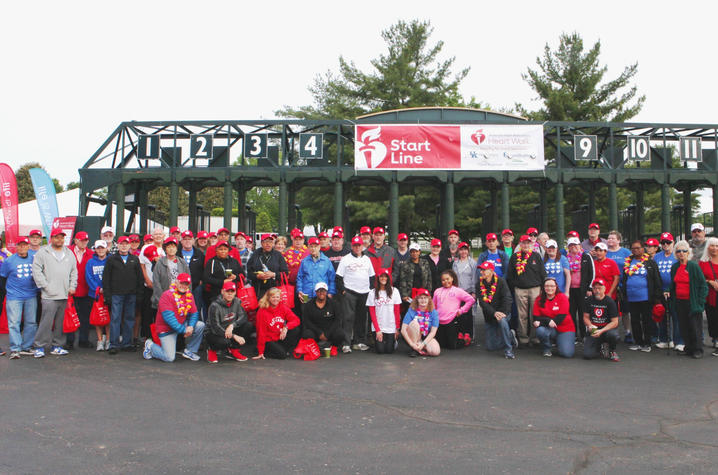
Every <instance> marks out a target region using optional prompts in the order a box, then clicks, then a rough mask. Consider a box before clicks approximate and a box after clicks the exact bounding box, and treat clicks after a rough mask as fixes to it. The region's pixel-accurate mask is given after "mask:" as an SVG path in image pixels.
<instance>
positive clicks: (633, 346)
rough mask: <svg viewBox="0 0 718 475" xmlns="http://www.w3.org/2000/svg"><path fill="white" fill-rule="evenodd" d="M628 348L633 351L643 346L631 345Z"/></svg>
mask: <svg viewBox="0 0 718 475" xmlns="http://www.w3.org/2000/svg"><path fill="white" fill-rule="evenodd" d="M628 349H629V350H631V351H638V350H640V349H641V347H640V346H638V345H629V347H628Z"/></svg>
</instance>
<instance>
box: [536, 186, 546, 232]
mask: <svg viewBox="0 0 718 475" xmlns="http://www.w3.org/2000/svg"><path fill="white" fill-rule="evenodd" d="M539 203H540V204H541V214H540V216H539V223H538V224H539V226H538V227H539V229H540V230H541V231H542V232H548V184H547V183H546V182H545V181H544V182H542V183H541V186H540V187H539Z"/></svg>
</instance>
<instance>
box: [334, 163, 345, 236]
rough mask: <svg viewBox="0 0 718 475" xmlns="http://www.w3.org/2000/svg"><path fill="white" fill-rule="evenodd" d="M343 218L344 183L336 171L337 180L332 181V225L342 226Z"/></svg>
mask: <svg viewBox="0 0 718 475" xmlns="http://www.w3.org/2000/svg"><path fill="white" fill-rule="evenodd" d="M343 218H344V184H343V183H342V181H341V176H340V173H339V172H337V181H335V182H334V226H342V227H344V224H343V223H342V221H343Z"/></svg>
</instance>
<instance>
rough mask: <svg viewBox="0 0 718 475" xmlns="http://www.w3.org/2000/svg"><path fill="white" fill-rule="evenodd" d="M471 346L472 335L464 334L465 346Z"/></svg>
mask: <svg viewBox="0 0 718 475" xmlns="http://www.w3.org/2000/svg"><path fill="white" fill-rule="evenodd" d="M470 344H471V335H469V334H468V333H464V345H466V346H469V345H470Z"/></svg>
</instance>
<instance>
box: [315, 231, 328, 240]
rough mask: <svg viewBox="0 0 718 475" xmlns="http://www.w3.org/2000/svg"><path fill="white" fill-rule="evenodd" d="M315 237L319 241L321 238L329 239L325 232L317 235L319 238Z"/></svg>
mask: <svg viewBox="0 0 718 475" xmlns="http://www.w3.org/2000/svg"><path fill="white" fill-rule="evenodd" d="M317 237H318V238H320V239H321V238H328V237H329V234H327V232H326V231H322V232H321V233H319V236H317Z"/></svg>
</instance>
